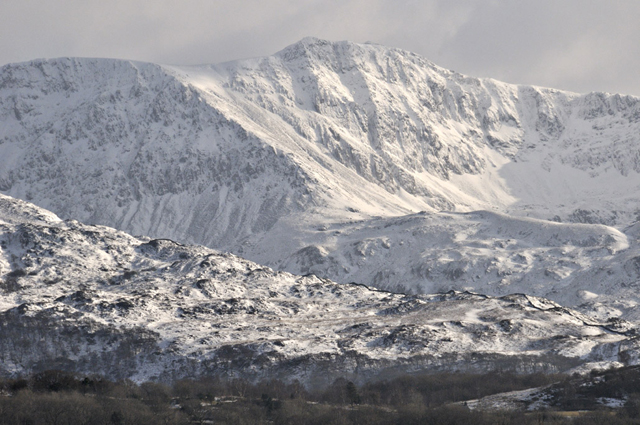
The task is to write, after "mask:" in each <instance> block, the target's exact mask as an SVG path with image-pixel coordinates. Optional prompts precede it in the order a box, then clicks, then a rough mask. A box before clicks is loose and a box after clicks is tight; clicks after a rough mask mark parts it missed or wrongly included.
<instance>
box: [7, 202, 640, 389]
mask: <svg viewBox="0 0 640 425" xmlns="http://www.w3.org/2000/svg"><path fill="white" fill-rule="evenodd" d="M610 319H611V320H607V321H600V320H596V319H594V318H592V317H589V316H586V315H584V314H581V313H579V312H577V311H575V310H571V309H567V308H564V307H562V306H560V305H558V304H557V303H554V302H551V301H549V300H546V299H542V298H538V297H533V296H527V295H523V294H519V295H509V296H503V297H496V298H494V297H488V296H484V295H478V294H473V293H469V292H465V293H463V292H454V291H451V292H449V293H446V294H436V295H416V296H411V295H403V294H393V293H389V292H383V291H376V290H371V289H369V288H367V287H364V286H362V285H354V284H337V283H334V282H331V281H328V280H325V279H320V278H317V277H315V276H306V277H301V276H295V275H292V274H289V273H283V272H276V271H273V270H271V269H269V268H266V267H263V266H259V265H257V264H255V263H252V262H249V261H246V260H243V259H241V258H239V257H236V256H234V255H231V254H222V253H219V252H217V251H213V250H211V249H209V248H205V247H200V246H186V245H181V244H178V243H176V242H173V241H170V240H160V239H149V238H145V237H133V236H130V235H127V234H125V233H123V232H120V231H116V230H114V229H111V228H107V227H103V226H87V225H83V224H81V223H79V222H77V221H62V220H59V219H58V218H57V217H55V216H54V215H53V214H51V213H49V212H47V211H44V210H41V209H39V208H37V207H35V206H33V205H31V204H28V203H26V202H24V201H19V200H15V199H13V198H9V197H5V196H3V195H0V358H1V360H2V361H0V375H3V376H7V375H20V374H25V373H30V372H34V371H41V370H44V369H51V368H60V369H65V370H72V371H78V372H82V373H102V374H105V375H107V376H109V377H112V378H131V379H136V380H148V379H161V380H173V379H180V378H183V377H193V376H202V375H203V374H204V375H213V376H216V375H217V376H221V377H226V378H229V377H237V376H242V377H246V378H251V379H260V378H270V377H278V378H279V379H285V380H292V379H300V380H302V381H303V382H305V383H309V384H314V385H322V384H328V383H330V382H332V381H333V380H334V379H335V378H337V377H339V376H342V377H344V376H348V377H350V378H352V379H354V380H360V381H364V380H367V379H369V378H370V377H372V376H376V375H378V374H380V373H381V372H383V371H386V372H388V373H390V374H391V373H398V372H407V371H409V372H410V371H414V370H432V371H436V370H450V371H451V370H468V371H487V370H494V369H500V370H513V371H518V372H533V371H546V372H557V371H566V370H570V369H571V368H574V367H579V366H585V367H589V365H593V364H594V363H597V364H600V366H603V365H610V364H618V365H619V364H636V363H637V362H638V352H639V351H638V343H637V338H636V337H635V329H634V326H633V325H632V324H631V323H629V322H625V321H624V320H621V319H619V318H610Z"/></svg>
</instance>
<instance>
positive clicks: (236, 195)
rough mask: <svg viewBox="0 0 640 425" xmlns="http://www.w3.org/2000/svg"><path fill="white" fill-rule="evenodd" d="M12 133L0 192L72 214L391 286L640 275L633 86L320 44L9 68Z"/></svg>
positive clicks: (591, 286)
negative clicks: (585, 83) (264, 52)
mask: <svg viewBox="0 0 640 425" xmlns="http://www.w3.org/2000/svg"><path fill="white" fill-rule="evenodd" d="M0 123H1V125H0V158H1V160H0V190H1V191H2V192H3V193H6V194H9V195H11V196H15V197H19V198H22V199H27V200H31V201H32V202H34V203H36V204H37V205H40V206H43V207H46V208H48V209H50V210H52V211H54V212H55V213H57V214H58V215H60V216H61V217H64V218H73V219H78V220H81V221H84V222H88V223H99V224H106V225H110V226H114V227H116V228H119V229H121V230H125V231H128V232H130V233H133V234H148V235H152V236H153V237H166V238H172V239H175V240H179V241H181V242H185V243H200V244H205V245H207V246H210V247H213V248H217V249H222V250H228V251H231V252H234V253H236V254H241V255H243V256H245V257H247V258H249V259H251V260H254V261H258V262H260V263H263V264H267V265H270V266H272V267H277V268H279V269H283V270H288V271H292V272H305V271H312V272H314V273H317V274H319V275H321V276H326V277H330V278H332V279H334V280H337V281H339V282H347V281H349V280H355V281H358V282H361V283H367V284H376V285H378V286H380V287H383V288H407V289H409V290H413V291H420V290H426V291H434V290H437V289H441V288H455V289H462V288H469V289H474V290H477V291H479V292H486V293H492V294H503V293H509V292H513V291H514V290H517V291H524V292H527V293H530V294H533V295H544V296H547V297H550V298H553V299H555V300H560V301H563V302H564V301H567V302H570V303H571V304H572V305H577V304H579V303H582V302H585V301H588V302H596V303H597V302H598V301H599V300H600V299H604V300H605V301H606V300H611V299H615V296H614V297H613V298H611V297H609V298H607V297H608V295H615V292H616V291H618V290H619V289H620V288H625V287H626V288H629V287H632V286H634V285H636V283H637V281H638V273H637V267H635V266H634V264H635V258H636V256H635V254H633V253H634V252H635V250H634V247H635V246H636V245H635V243H636V239H637V238H636V236H635V233H633V232H634V231H633V229H634V227H633V226H632V227H631V228H630V230H629V231H630V232H631V233H627V234H622V233H621V231H625V229H626V228H627V226H630V225H631V224H632V223H634V222H635V220H636V218H637V216H638V203H639V201H640V196H639V194H640V174H639V172H640V143H638V137H639V136H638V135H639V134H640V99H638V98H635V97H631V96H620V95H608V94H602V93H591V94H587V95H578V94H575V93H567V92H562V91H558V90H553V89H544V88H538V87H528V86H516V85H509V84H504V83H501V82H498V81H494V80H490V79H476V78H471V77H467V76H464V75H460V74H457V73H455V72H452V71H449V70H445V69H442V68H440V67H438V66H436V65H434V64H432V63H430V62H428V61H427V60H425V59H423V58H421V57H419V56H417V55H414V54H412V53H409V52H406V51H402V50H398V49H391V48H387V47H383V46H378V45H371V44H365V45H361V44H354V43H349V42H338V43H331V42H327V41H322V40H318V39H312V38H308V39H304V40H302V41H300V42H299V43H296V44H294V45H292V46H290V47H287V48H286V49H284V50H283V51H281V52H279V53H277V54H275V55H273V56H270V57H266V58H258V59H250V60H242V61H237V62H230V63H225V64H219V65H211V66H199V67H169V66H160V65H152V64H144V63H135V62H127V61H117V60H104V59H55V60H40V61H33V62H29V63H22V64H14V65H7V66H5V67H3V68H2V69H0ZM478 210H485V211H492V212H493V213H495V214H489V213H477V214H471V215H464V214H460V213H467V212H472V211H478ZM421 211H424V213H423V214H422V215H420V214H418V213H419V212H421ZM440 212H446V213H445V214H440V215H438V214H439V213H440ZM416 214H418V215H416ZM527 216H528V217H532V218H537V219H542V220H555V221H561V222H564V223H570V224H556V223H549V222H543V221H535V220H529V219H526V218H524V217H527ZM403 217H404V218H403ZM518 217H519V218H518ZM403 220H406V222H407V223H413V224H399V223H402V222H403ZM571 223H583V224H585V225H583V226H575V225H574V224H571ZM601 224H604V225H609V226H615V227H616V228H617V230H616V229H614V228H611V227H609V228H607V227H604V226H602V225H601ZM519 226H522V227H523V229H526V230H520V229H519ZM410 228H411V232H412V235H411V237H404V236H403V237H402V238H400V236H399V234H400V233H402V232H405V231H409V229H410ZM327 229H331V230H327ZM499 229H505V230H504V232H501V231H499ZM336 232H340V233H336ZM538 232H540V235H538ZM507 235H508V237H507ZM538 236H539V237H538ZM399 238H400V239H399ZM385 241H389V242H385ZM434 241H441V243H442V244H443V245H442V246H441V247H440V246H439V245H438V244H436V243H434ZM401 242H404V245H402V244H401ZM371 243H373V244H374V245H375V244H380V246H381V247H382V248H380V249H376V250H373V251H371V250H367V249H366V247H367V246H368V245H370V244H371ZM385 245H388V247H385ZM403 246H404V248H403ZM626 246H629V247H631V248H629V249H626V250H625V247H626ZM408 247H411V250H409V248H408ZM385 250H386V251H385ZM374 251H375V253H373V252H374ZM621 251H622V253H621ZM381 253H384V254H381ZM603 276H604V277H606V279H604V278H603ZM603 279H604V280H603ZM598 285H604V286H598ZM583 286H584V288H583ZM603 296H604V297H603ZM625 301H626V300H625ZM623 307H624V308H623V309H622V310H623V311H630V308H631V307H633V305H626V306H623Z"/></svg>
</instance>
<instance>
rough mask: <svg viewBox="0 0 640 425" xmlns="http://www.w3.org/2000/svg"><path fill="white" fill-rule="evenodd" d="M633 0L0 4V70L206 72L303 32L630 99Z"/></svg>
mask: <svg viewBox="0 0 640 425" xmlns="http://www.w3.org/2000/svg"><path fill="white" fill-rule="evenodd" d="M637 22H640V2H637V1H635V0H617V1H616V0H614V1H603V0H562V1H558V0H553V1H552V0H517V1H516V0H342V1H338V0H306V1H300V0H295V1H294V0H267V1H258V0H245V1H230V0H183V1H182V2H174V1H167V0H164V1H163V0H155V1H151V0H108V1H105V0H100V1H97V0H57V1H55V2H52V1H49V2H45V1H41V0H3V1H2V2H0V64H2V63H7V62H16V61H24V60H29V59H33V58H36V57H56V56H98V57H118V58H128V59H137V60H144V61H151V62H158V63H170V64H195V63H207V62H208V63H215V62H221V61H226V60H232V59H236V58H243V57H251V56H263V55H268V54H272V53H274V52H276V51H278V50H280V49H282V48H284V47H285V46H286V45H288V44H291V43H294V42H296V41H298V40H299V39H301V38H302V37H304V36H307V35H313V36H317V37H321V38H327V39H330V40H345V39H346V40H352V41H356V42H364V41H374V42H377V43H380V44H385V45H389V46H394V47H400V48H404V49H407V50H411V51H414V52H416V53H418V54H421V55H423V56H425V57H427V58H428V59H430V60H431V61H433V62H435V63H436V64H439V65H441V66H445V67H448V68H452V69H455V70H457V71H460V72H464V73H466V74H469V75H473V76H485V77H494V78H497V79H502V80H506V81H509V82H513V83H527V84H536V85H545V86H552V87H557V88H561V89H568V90H574V91H581V92H585V91H592V90H601V91H609V92H623V93H629V94H636V95H640V81H638V77H637V70H638V69H640V54H639V53H640V52H639V50H640V47H639V45H638V43H637V41H636V40H638V39H640V26H638V25H637Z"/></svg>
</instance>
